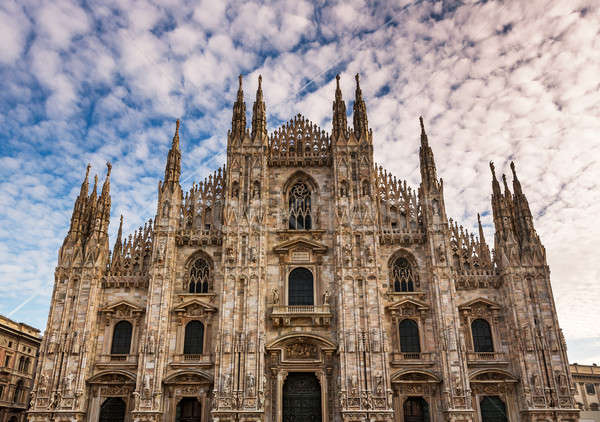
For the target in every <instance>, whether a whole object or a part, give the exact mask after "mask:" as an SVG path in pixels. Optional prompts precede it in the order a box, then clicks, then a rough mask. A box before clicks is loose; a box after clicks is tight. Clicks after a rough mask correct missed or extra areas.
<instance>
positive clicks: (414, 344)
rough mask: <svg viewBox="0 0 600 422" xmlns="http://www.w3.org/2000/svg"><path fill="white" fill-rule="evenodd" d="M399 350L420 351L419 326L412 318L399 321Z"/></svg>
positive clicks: (404, 351) (403, 351)
mask: <svg viewBox="0 0 600 422" xmlns="http://www.w3.org/2000/svg"><path fill="white" fill-rule="evenodd" d="M399 328H400V351H401V352H402V353H421V344H420V342H419V327H418V326H417V323H416V322H415V321H414V320H412V319H404V320H402V321H401V322H400V326H399Z"/></svg>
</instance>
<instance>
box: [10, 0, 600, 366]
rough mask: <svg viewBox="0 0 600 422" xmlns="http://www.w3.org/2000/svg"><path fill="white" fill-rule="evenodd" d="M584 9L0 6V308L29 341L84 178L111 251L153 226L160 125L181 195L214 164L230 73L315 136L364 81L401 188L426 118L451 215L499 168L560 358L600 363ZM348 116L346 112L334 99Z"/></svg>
mask: <svg viewBox="0 0 600 422" xmlns="http://www.w3.org/2000/svg"><path fill="white" fill-rule="evenodd" d="M599 30H600V9H599V6H598V2H597V1H594V0H581V1H580V0H572V1H568V2H566V1H560V0H557V1H550V0H547V1H541V0H528V1H521V2H519V1H505V2H497V1H470V0H464V1H445V2H444V1H437V2H435V1H403V0H400V1H390V2H385V1H379V2H366V1H364V2H363V1H359V0H350V1H343V2H328V1H327V2H325V1H319V2H314V3H310V2H305V1H301V0H289V1H277V2H265V3H253V2H235V1H233V2H229V1H222V2H217V1H185V0H154V1H151V0H112V1H110V0H109V1H94V0H88V1H85V2H78V1H76V0H53V1H36V0H18V1H13V0H4V1H3V2H1V3H0V40H2V42H1V43H0V78H1V80H2V81H3V83H2V89H1V90H0V197H1V198H2V201H1V202H0V293H1V295H0V313H2V314H5V315H9V316H10V317H12V318H13V319H17V320H20V321H24V322H27V323H30V324H32V325H34V326H36V327H39V328H41V329H43V328H44V327H45V321H46V317H47V312H48V308H49V298H50V295H51V292H52V284H53V271H54V267H55V265H56V259H57V251H58V248H59V246H60V244H61V243H62V240H63V238H64V236H65V234H66V232H67V229H68V224H69V218H70V215H71V210H72V205H73V202H74V199H75V197H76V194H77V191H78V189H79V185H80V183H81V179H82V177H83V175H84V173H85V166H86V164H87V163H88V162H90V163H91V164H92V166H93V168H92V173H94V172H97V173H99V176H100V177H101V178H102V177H103V176H104V173H105V165H104V163H105V162H106V161H107V160H110V161H111V162H112V163H113V172H112V183H111V185H112V204H113V206H112V213H113V219H112V221H113V223H112V225H111V234H112V237H111V244H112V242H113V240H114V233H115V232H116V229H117V227H116V222H117V221H118V216H119V214H121V213H122V214H124V215H125V226H126V227H125V228H126V231H127V232H131V231H132V230H134V229H135V228H136V227H138V226H139V225H141V224H143V222H144V221H145V220H147V219H148V218H152V217H153V216H154V213H155V200H156V189H157V182H158V180H159V179H160V178H161V177H162V174H163V170H164V163H165V159H166V154H167V150H168V147H169V145H170V139H171V137H172V133H173V130H174V122H175V119H177V118H181V119H182V128H181V139H182V141H181V144H182V150H183V176H182V183H183V185H184V188H189V186H190V185H191V184H192V182H194V181H198V180H201V179H202V178H204V176H206V175H207V174H208V173H209V172H211V171H212V170H214V169H215V168H217V167H218V166H219V165H221V164H222V163H223V162H224V160H225V155H224V153H225V142H226V133H227V130H228V128H229V126H230V122H231V106H232V103H233V101H234V98H235V90H236V89H237V75H238V74H240V73H241V74H244V75H245V77H244V78H245V79H244V88H245V94H246V102H247V105H248V109H249V110H250V109H251V104H252V102H253V100H254V93H255V91H256V85H257V77H258V75H259V74H262V75H263V87H264V91H265V101H266V105H267V112H268V115H269V117H268V125H269V128H270V130H273V129H275V128H276V127H277V126H278V125H279V124H280V123H282V122H284V121H286V120H288V119H289V118H291V117H292V116H294V115H295V114H297V113H299V112H300V113H302V114H304V115H305V116H306V117H308V118H309V119H311V120H312V121H314V122H316V123H317V124H319V125H321V126H322V127H323V128H324V129H326V130H328V131H329V130H330V128H331V103H332V101H333V93H334V81H335V78H334V76H335V74H336V73H338V72H339V73H340V74H341V76H342V89H343V93H344V98H345V99H346V100H347V101H348V102H349V103H350V101H349V100H351V99H352V98H353V96H354V94H353V91H354V79H353V75H354V74H355V73H357V72H359V73H360V74H361V86H362V89H363V95H364V96H365V98H366V101H367V109H368V113H369V123H370V126H371V128H372V129H373V132H374V142H375V158H376V160H377V161H378V162H379V163H380V164H382V165H383V166H384V167H386V168H387V169H388V170H390V171H392V172H393V173H394V174H395V175H396V176H397V177H399V178H402V179H406V180H407V181H408V182H409V183H410V184H412V185H413V186H414V185H416V184H417V183H418V181H419V176H418V155H417V150H418V116H419V115H423V116H424V118H425V122H426V126H427V130H428V133H429V139H430V143H431V145H432V147H433V150H434V153H435V156H436V160H437V165H438V173H439V175H440V176H441V177H443V178H444V183H445V193H446V206H447V211H448V214H449V215H450V216H452V217H453V218H454V219H456V220H458V221H459V222H461V223H462V224H463V225H465V226H466V227H469V228H472V227H474V224H475V223H476V214H477V212H481V213H482V215H483V222H484V224H485V226H486V232H487V236H488V241H490V242H491V241H492V239H493V237H492V223H491V216H490V199H489V198H490V193H491V184H490V174H489V168H488V162H489V161H490V160H493V161H494V162H495V163H496V168H497V169H498V170H499V171H501V172H502V171H504V172H508V164H509V162H510V160H515V162H516V164H517V169H518V173H519V178H520V180H521V183H522V184H523V188H524V190H525V193H526V194H527V196H528V198H529V201H530V204H531V208H532V211H533V213H534V218H535V225H536V229H537V231H538V233H539V234H540V236H541V238H542V241H543V243H544V244H545V246H546V249H547V253H548V261H549V264H550V268H551V270H552V286H553V289H554V294H555V299H556V305H557V308H558V312H559V319H560V322H561V326H562V328H563V330H564V333H565V336H566V339H567V343H568V346H569V356H570V359H571V361H572V362H579V363H591V362H600V329H599V328H598V325H597V322H596V320H597V319H598V317H600V312H599V311H598V309H599V307H598V303H600V288H599V287H598V286H597V283H598V281H599V280H600V270H599V269H598V267H597V262H598V258H599V256H598V255H599V254H598V248H597V244H598V241H597V239H598V238H600V225H598V224H596V222H597V220H596V219H597V218H598V215H600V186H599V184H600V182H599V180H600V164H599V163H598V159H600V142H599V139H598V137H599V135H600V118H599V116H600V86H599V82H598V69H600V55H599V54H598V51H600V36H599V35H600V34H599ZM348 110H351V103H350V104H348Z"/></svg>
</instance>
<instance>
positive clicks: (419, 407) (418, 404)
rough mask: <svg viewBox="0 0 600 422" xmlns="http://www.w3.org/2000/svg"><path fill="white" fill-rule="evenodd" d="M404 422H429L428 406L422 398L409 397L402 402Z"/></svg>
mask: <svg viewBox="0 0 600 422" xmlns="http://www.w3.org/2000/svg"><path fill="white" fill-rule="evenodd" d="M404 422H429V406H428V405H427V402H426V401H425V400H424V399H423V398H422V397H409V398H408V399H406V401H405V402H404Z"/></svg>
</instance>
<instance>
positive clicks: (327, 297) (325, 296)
mask: <svg viewBox="0 0 600 422" xmlns="http://www.w3.org/2000/svg"><path fill="white" fill-rule="evenodd" d="M330 297H331V293H329V290H327V289H325V292H324V293H323V305H329V300H330Z"/></svg>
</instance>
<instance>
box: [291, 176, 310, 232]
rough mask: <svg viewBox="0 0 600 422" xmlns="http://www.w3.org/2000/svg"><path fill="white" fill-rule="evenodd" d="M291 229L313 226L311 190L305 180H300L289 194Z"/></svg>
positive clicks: (307, 228) (303, 228)
mask: <svg viewBox="0 0 600 422" xmlns="http://www.w3.org/2000/svg"><path fill="white" fill-rule="evenodd" d="M289 213H290V217H289V228H290V230H310V229H311V228H312V216H311V192H310V189H309V187H308V186H307V184H306V183H304V182H298V183H296V184H295V185H294V186H292V189H291V190H290V195H289Z"/></svg>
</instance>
